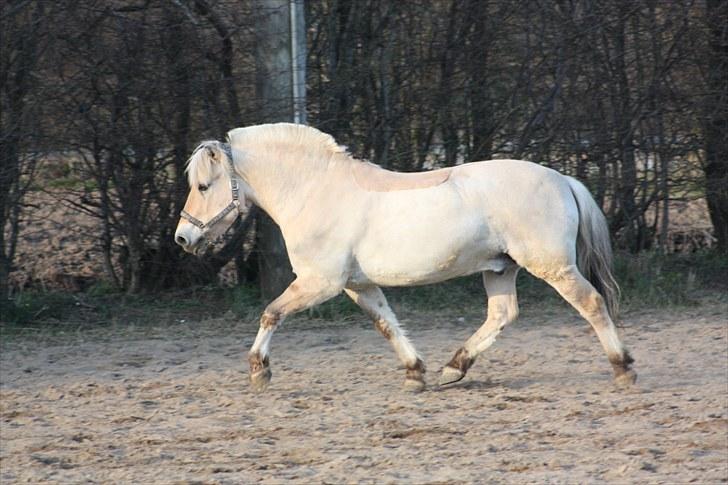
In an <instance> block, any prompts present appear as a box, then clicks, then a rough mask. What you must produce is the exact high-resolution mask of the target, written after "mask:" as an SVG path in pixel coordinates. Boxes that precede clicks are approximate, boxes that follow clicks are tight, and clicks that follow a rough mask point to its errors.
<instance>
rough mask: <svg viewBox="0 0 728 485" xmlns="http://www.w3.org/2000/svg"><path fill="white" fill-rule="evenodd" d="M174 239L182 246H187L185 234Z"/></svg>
mask: <svg viewBox="0 0 728 485" xmlns="http://www.w3.org/2000/svg"><path fill="white" fill-rule="evenodd" d="M174 241H175V242H176V243H177V244H179V245H180V246H187V239H186V238H185V237H184V236H177V237H175V238H174Z"/></svg>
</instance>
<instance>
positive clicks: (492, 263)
mask: <svg viewBox="0 0 728 485" xmlns="http://www.w3.org/2000/svg"><path fill="white" fill-rule="evenodd" d="M229 148H230V149H231V151H230V153H231V156H232V158H233V162H234V169H230V168H228V167H226V166H225V165H224V163H223V161H224V160H225V154H224V152H225V151H226V150H227V149H228V146H227V145H224V144H220V143H219V142H204V143H203V144H201V145H200V147H198V149H197V150H196V151H195V153H194V154H193V156H192V157H191V159H190V162H189V166H188V171H189V180H190V195H189V197H188V200H187V203H186V205H185V211H187V212H188V213H190V214H192V215H193V216H194V217H195V218H197V219H199V220H201V221H209V220H210V219H211V218H214V215H215V214H218V213H219V212H220V210H221V208H224V207H225V205H226V204H230V200H231V194H230V188H229V185H228V184H227V183H226V182H229V181H231V180H240V184H241V185H240V186H241V190H242V192H243V194H244V196H245V198H247V199H249V200H251V201H252V202H253V203H255V204H257V205H258V206H260V207H261V208H262V209H263V210H265V211H266V212H267V213H268V214H269V215H270V216H271V217H272V218H273V219H274V220H275V221H276V223H278V225H279V226H280V227H281V230H282V232H283V235H284V238H285V240H286V247H287V249H288V253H289V257H290V260H291V265H292V267H293V270H294V272H295V274H296V280H295V281H294V282H293V283H292V284H291V285H290V286H289V287H288V288H287V289H286V291H284V292H283V294H282V295H281V296H279V297H278V298H276V299H275V300H274V301H273V302H272V303H271V304H270V305H268V307H267V308H266V310H265V311H264V312H263V315H262V317H261V321H260V328H259V330H258V335H257V337H256V339H255V342H254V344H253V346H252V348H251V350H250V353H249V358H248V360H249V362H250V369H251V376H250V377H251V383H252V385H253V386H254V387H255V388H256V389H262V388H264V387H265V386H266V385H267V384H268V382H269V381H270V377H271V371H270V362H269V353H270V340H271V336H272V334H273V332H274V331H275V329H276V328H278V326H279V325H280V324H281V322H282V321H283V319H284V318H285V317H286V316H287V315H290V314H292V313H295V312H298V311H301V310H303V309H306V308H309V307H311V306H313V305H316V304H318V303H321V302H323V301H325V300H327V299H329V298H331V297H333V296H336V295H337V294H339V293H341V292H342V291H343V292H345V293H346V294H347V295H349V296H350V297H351V298H352V299H353V300H354V301H355V302H356V303H357V304H358V305H359V306H360V307H361V308H362V309H363V310H364V311H365V312H366V313H367V314H368V315H369V316H370V317H371V318H372V319H373V321H374V324H375V327H376V328H377V329H378V330H379V331H380V332H381V333H382V335H384V337H385V338H386V339H388V340H389V341H390V342H391V344H392V346H393V348H394V350H395V352H396V353H397V356H398V357H399V358H400V360H401V361H402V363H403V364H404V366H405V367H406V369H407V372H406V379H405V386H406V387H408V388H411V389H417V390H419V389H422V388H424V385H425V381H424V374H425V366H424V363H423V362H422V359H421V358H420V357H419V355H418V353H417V351H416V350H415V348H414V346H413V345H412V343H411V342H410V340H409V339H408V338H407V336H406V335H405V333H404V331H403V330H402V328H401V326H400V324H399V322H398V321H397V318H396V316H395V315H394V313H393V312H392V310H391V308H390V307H389V305H388V303H387V301H386V298H385V297H384V294H383V293H382V291H381V290H380V289H379V287H380V286H408V285H418V284H425V283H435V282H438V281H444V280H447V279H450V278H454V277H458V276H463V275H466V274H471V273H475V272H480V273H482V275H483V282H484V285H485V289H486V292H487V294H488V307H487V318H486V320H485V322H484V323H483V325H482V326H481V327H480V329H479V330H478V331H477V332H475V334H473V336H472V337H470V338H469V339H468V340H467V341H466V342H465V343H464V344H463V345H462V347H461V348H460V349H458V350H457V352H455V355H454V356H453V358H452V359H451V360H450V362H449V363H448V364H447V365H446V366H445V367H444V368H443V369H442V373H441V377H440V384H449V383H452V382H456V381H458V380H460V379H462V378H463V377H464V376H465V374H466V372H467V371H468V369H469V368H470V367H471V366H472V364H473V362H474V360H475V358H476V357H477V355H478V354H480V353H481V352H483V351H484V350H486V349H487V348H488V347H489V346H490V345H492V343H493V342H494V341H495V338H496V336H497V335H498V333H499V332H500V331H501V330H502V329H503V327H504V326H505V325H507V324H508V323H510V322H512V321H513V320H515V319H516V317H517V315H518V303H517V300H516V288H515V281H516V275H517V273H518V271H519V269H520V268H526V269H527V270H528V271H529V272H530V273H532V274H534V275H535V276H537V277H539V278H541V279H543V280H544V281H546V282H547V283H548V284H550V285H551V286H553V287H554V288H555V289H556V290H557V291H558V292H559V294H561V296H562V297H563V298H564V299H565V300H567V301H568V302H569V303H570V304H571V305H573V306H574V307H575V308H576V309H577V310H578V311H579V313H580V314H581V315H582V316H583V317H584V318H585V319H586V320H587V321H589V323H590V324H591V325H592V327H593V328H594V330H595V331H596V333H597V336H598V337H599V340H600V342H601V344H602V346H603V347H604V349H605V351H606V353H607V356H608V358H609V361H610V362H611V364H612V366H613V368H614V372H615V380H616V382H617V383H618V384H619V385H629V384H631V383H633V382H634V380H635V379H636V374H635V372H634V371H633V370H632V368H631V364H632V362H633V360H632V358H631V357H630V355H629V353H628V352H627V350H626V349H625V348H624V346H623V345H622V343H621V341H620V339H619V336H618V334H617V330H616V328H615V326H614V324H613V322H612V319H611V317H610V312H609V309H612V310H614V309H616V301H617V296H618V287H617V285H616V282H615V281H614V278H613V276H612V273H611V246H610V244H609V233H608V229H607V225H606V220H605V218H604V215H603V214H602V213H601V211H600V210H599V208H598V206H597V205H596V203H595V202H594V200H593V198H592V197H591V195H590V194H589V192H588V191H587V189H586V188H585V187H584V186H583V185H582V184H581V183H579V182H578V181H576V180H575V179H573V178H571V177H567V176H564V175H561V174H559V173H558V172H555V171H554V170H551V169H548V168H546V167H543V166H540V165H536V164H533V163H529V162H523V161H518V160H491V161H486V162H474V163H468V164H464V165H460V166H457V167H451V168H447V169H442V170H441V171H439V172H426V173H418V174H400V173H394V172H389V171H386V170H383V169H379V168H378V167H376V166H372V165H370V164H366V163H364V162H359V161H356V160H354V159H353V158H352V157H351V156H349V154H348V153H347V151H346V148H345V147H342V146H340V145H338V144H337V143H336V142H335V141H334V139H333V138H332V137H331V136H329V135H327V134H324V133H321V132H320V131H318V130H315V129H313V128H309V127H304V126H300V125H290V124H275V125H259V126H253V127H248V128H238V129H235V130H232V131H231V132H230V133H229ZM208 185H209V187H208ZM224 220H225V222H226V223H227V224H228V225H229V224H231V223H232V221H233V217H232V216H230V217H227V215H226V218H225V219H224ZM216 230H218V231H219V230H224V228H217V229H216ZM214 233H215V231H213V230H211V229H209V230H208V228H205V227H203V229H200V227H197V226H195V225H194V224H190V223H188V222H187V221H185V220H181V221H180V224H179V226H178V228H177V232H176V235H175V236H176V240H177V242H178V243H179V244H180V245H182V246H183V247H184V248H185V250H187V251H193V252H194V251H196V250H197V249H198V248H199V247H200V245H201V244H203V243H204V241H205V240H206V239H209V238H210V237H212V236H213V235H214ZM585 276H586V278H585Z"/></svg>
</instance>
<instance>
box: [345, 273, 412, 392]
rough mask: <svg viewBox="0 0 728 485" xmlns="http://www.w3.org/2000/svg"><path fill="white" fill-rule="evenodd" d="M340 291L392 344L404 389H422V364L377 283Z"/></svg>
mask: <svg viewBox="0 0 728 485" xmlns="http://www.w3.org/2000/svg"><path fill="white" fill-rule="evenodd" d="M344 291H345V292H346V294H347V295H349V297H350V298H351V299H352V300H354V302H355V303H356V304H357V305H359V307H361V309H362V310H364V311H365V312H366V314H367V315H369V316H370V317H371V319H372V321H373V322H374V326H375V327H376V329H377V330H378V331H379V333H381V334H382V335H383V336H384V338H386V339H387V340H389V343H391V344H392V347H393V348H394V351H395V352H396V353H397V357H399V360H400V361H401V362H402V364H404V366H405V368H406V369H407V376H406V378H405V381H404V387H405V389H408V390H411V391H421V390H423V389H424V388H425V375H424V374H425V364H424V363H423V362H422V359H421V358H420V356H419V354H418V353H417V351H416V350H415V348H414V346H413V345H412V342H410V341H409V339H408V338H407V336H406V335H405V333H404V331H403V330H402V327H401V326H400V324H399V322H398V321H397V317H396V316H395V315H394V312H392V309H391V308H390V307H389V304H388V303H387V299H386V298H385V297H384V293H382V290H381V289H379V287H377V286H371V287H367V288H357V289H356V290H353V289H350V288H346V289H345V290H344Z"/></svg>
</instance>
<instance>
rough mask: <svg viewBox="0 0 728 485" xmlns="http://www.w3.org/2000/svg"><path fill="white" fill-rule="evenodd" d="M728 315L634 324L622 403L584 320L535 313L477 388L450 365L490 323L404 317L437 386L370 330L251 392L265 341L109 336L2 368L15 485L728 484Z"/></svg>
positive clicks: (484, 364)
mask: <svg viewBox="0 0 728 485" xmlns="http://www.w3.org/2000/svg"><path fill="white" fill-rule="evenodd" d="M727 315H728V307H727V305H726V304H725V302H724V301H723V302H720V301H717V302H716V301H713V302H706V303H704V304H702V305H700V306H697V307H691V308H680V309H678V310H673V309H665V310H649V311H647V310H646V311H644V312H631V313H628V314H626V315H624V317H623V324H624V328H622V330H621V332H622V334H623V336H624V341H625V342H626V344H627V345H628V346H629V347H630V349H631V351H632V353H633V355H634V357H635V359H636V361H637V362H636V366H635V369H636V370H637V372H638V373H639V380H638V386H637V387H636V388H634V389H633V390H630V391H626V392H624V391H621V392H620V391H617V390H615V389H614V387H613V385H612V381H611V375H610V373H611V368H610V366H609V363H608V362H607V359H606V357H605V355H604V353H603V352H602V350H601V348H600V346H599V344H598V342H597V339H596V336H595V335H594V334H593V332H592V331H591V329H590V328H589V327H588V325H587V324H586V322H584V321H583V320H581V319H580V318H579V317H578V316H577V315H576V314H575V313H574V312H573V311H571V310H569V309H567V308H565V307H564V308H562V307H549V308H548V309H546V310H542V309H540V308H538V307H536V306H533V307H527V308H524V309H523V311H522V318H520V319H519V321H517V322H516V323H515V324H513V325H512V326H510V327H509V328H506V330H505V331H504V332H503V334H502V335H501V337H500V338H499V339H498V341H497V342H496V343H495V345H494V346H493V347H491V349H490V350H489V351H488V352H486V353H485V354H484V355H482V356H481V357H480V358H479V359H478V361H477V362H476V364H475V366H474V367H473V368H472V369H471V371H470V373H469V375H468V376H467V377H466V379H465V380H464V381H462V382H461V383H459V384H456V385H454V386H451V387H448V388H445V389H438V388H436V387H435V386H434V383H435V382H436V381H437V374H438V371H439V368H440V367H441V366H442V365H443V364H444V363H445V362H447V361H448V360H449V358H450V357H451V356H452V353H453V352H454V351H455V350H456V349H457V348H458V346H459V345H460V344H461V343H462V341H463V340H464V339H465V338H467V337H468V336H469V335H470V334H471V333H472V332H473V331H474V330H475V329H476V327H477V323H476V322H477V316H476V315H464V317H466V318H464V320H465V321H463V318H460V317H463V315H457V314H454V315H453V314H443V313H437V314H419V315H418V314H412V313H410V314H403V315H402V318H401V320H402V321H403V323H404V325H405V326H406V327H407V328H408V329H409V330H410V336H411V337H412V340H413V342H414V343H415V345H416V346H417V347H418V349H419V350H420V352H421V353H422V354H423V355H424V356H425V358H426V363H427V364H428V366H429V368H428V374H427V380H428V383H430V384H431V385H430V387H428V389H427V390H426V391H425V392H423V393H420V394H409V393H407V392H405V391H403V390H402V388H401V385H402V383H403V380H404V370H403V369H402V368H401V367H400V366H399V365H398V363H397V362H396V358H395V356H394V352H393V351H392V350H391V349H390V348H389V347H388V344H387V342H386V341H385V340H384V339H383V338H382V337H381V336H380V335H379V334H378V333H377V332H376V331H375V330H374V328H373V327H372V326H371V325H370V324H369V323H367V322H366V320H365V318H364V317H363V316H362V317H361V318H357V319H355V320H353V321H351V322H347V323H336V322H334V323H330V322H321V321H313V320H307V319H305V318H298V319H295V320H292V321H291V322H290V323H287V324H286V325H285V326H284V328H283V329H281V330H280V331H279V332H278V333H277V334H276V336H275V337H274V339H273V348H272V355H271V364H272V369H273V381H272V384H271V386H270V388H269V389H268V390H267V391H266V392H265V393H264V394H253V393H252V392H250V390H249V388H248V382H247V364H246V359H245V357H246V349H247V348H248V347H249V346H250V344H251V342H252V338H253V336H254V334H255V330H256V325H255V324H253V323H251V322H248V323H237V324H233V323H230V322H229V321H225V320H210V321H205V322H195V323H180V324H179V325H177V326H164V327H159V328H144V329H140V328H137V329H118V328H117V329H107V330H105V331H103V332H102V331H93V332H83V333H78V334H77V335H74V336H69V335H66V336H64V337H63V338H58V339H56V338H51V339H45V340H44V342H43V343H41V344H39V343H33V342H31V341H30V340H27V339H17V338H14V339H11V340H10V341H9V342H5V343H3V349H2V350H3V352H2V356H1V357H0V365H1V367H0V369H1V370H2V376H1V380H0V418H1V421H0V425H1V426H2V427H1V428H0V431H1V439H2V441H1V442H0V481H1V482H2V483H18V482H19V483H64V484H65V483H229V484H233V483H250V482H262V483H282V482H294V483H296V482H297V483H332V484H333V483H337V484H338V483H463V482H486V483H488V482H499V483H502V482H509V483H525V482H539V483H556V482H558V483H565V482H569V483H586V482H590V483H593V482H610V483H657V482H661V483H687V482H695V483H701V484H705V483H724V482H726V481H728V316H727Z"/></svg>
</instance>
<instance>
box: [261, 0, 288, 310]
mask: <svg viewBox="0 0 728 485" xmlns="http://www.w3.org/2000/svg"><path fill="white" fill-rule="evenodd" d="M255 11H256V16H257V21H256V23H255V25H256V45H255V67H256V79H255V93H256V98H257V101H258V102H259V103H260V104H259V107H258V112H259V114H260V121H261V122H268V123H270V122H277V121H291V120H292V119H293V80H292V76H291V31H290V23H291V17H290V3H289V1H288V0H256V1H255ZM257 227H258V233H257V238H256V249H257V251H258V261H259V263H260V291H261V294H262V296H263V298H265V299H271V298H275V297H277V296H278V295H280V294H281V293H282V292H283V290H284V289H285V288H286V287H287V286H288V285H289V284H290V283H291V281H293V279H294V275H293V271H292V270H291V263H290V262H289V260H288V253H287V251H286V244H285V242H284V241H283V236H282V235H281V231H280V229H279V228H278V226H277V225H276V224H275V223H274V222H273V220H272V219H271V218H270V217H268V216H267V215H266V214H263V213H262V212H261V213H260V215H259V220H258V224H257Z"/></svg>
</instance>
